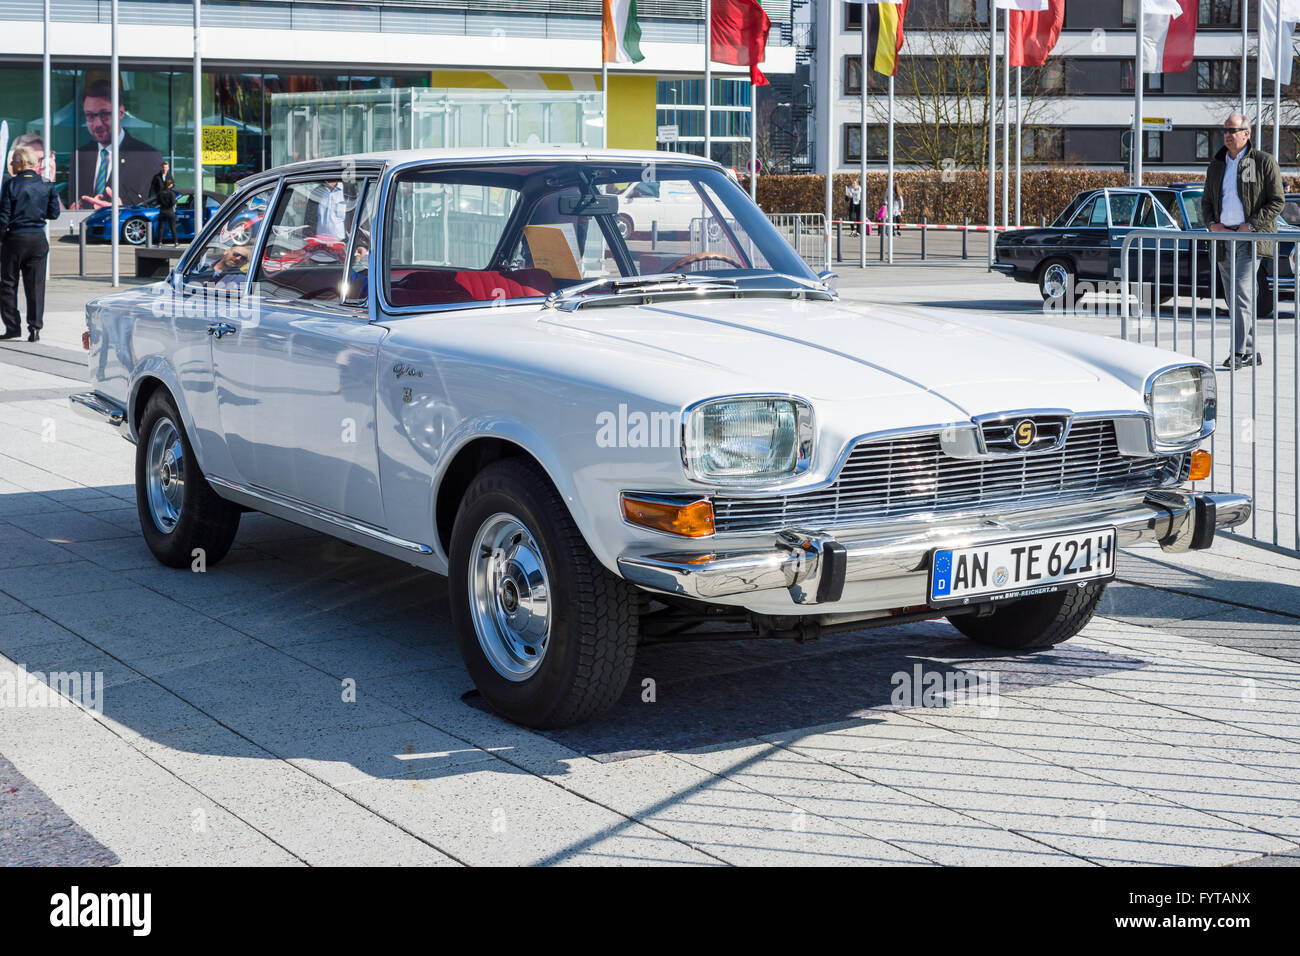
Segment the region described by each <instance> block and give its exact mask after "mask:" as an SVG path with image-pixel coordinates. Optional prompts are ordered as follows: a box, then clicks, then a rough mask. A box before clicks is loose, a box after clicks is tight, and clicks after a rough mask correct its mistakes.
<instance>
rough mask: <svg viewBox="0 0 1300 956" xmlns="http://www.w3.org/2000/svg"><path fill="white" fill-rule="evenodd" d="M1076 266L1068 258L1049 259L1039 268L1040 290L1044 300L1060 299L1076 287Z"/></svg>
mask: <svg viewBox="0 0 1300 956" xmlns="http://www.w3.org/2000/svg"><path fill="white" fill-rule="evenodd" d="M1074 280H1075V276H1074V266H1073V265H1071V264H1070V262H1069V260H1067V259H1048V260H1047V261H1046V262H1044V263H1043V265H1042V267H1041V268H1040V269H1039V270H1038V292H1039V294H1040V295H1041V296H1042V297H1043V301H1044V302H1050V301H1052V300H1054V299H1060V298H1062V297H1064V296H1065V294H1066V293H1067V292H1068V291H1069V290H1071V289H1073V288H1074Z"/></svg>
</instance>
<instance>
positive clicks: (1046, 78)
mask: <svg viewBox="0 0 1300 956" xmlns="http://www.w3.org/2000/svg"><path fill="white" fill-rule="evenodd" d="M1028 82H1029V88H1030V89H1031V90H1033V89H1036V90H1038V91H1039V92H1041V93H1064V92H1065V60H1064V58H1061V57H1057V58H1056V59H1049V60H1048V61H1047V62H1046V63H1044V64H1043V65H1042V66H1034V67H1030V68H1029V77H1028Z"/></svg>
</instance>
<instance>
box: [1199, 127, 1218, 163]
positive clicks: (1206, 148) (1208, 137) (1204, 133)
mask: <svg viewBox="0 0 1300 956" xmlns="http://www.w3.org/2000/svg"><path fill="white" fill-rule="evenodd" d="M1212 142H1214V134H1213V133H1211V132H1210V131H1209V130H1204V129H1202V130H1197V131H1196V158H1197V159H1209V158H1210V144H1211V143H1212Z"/></svg>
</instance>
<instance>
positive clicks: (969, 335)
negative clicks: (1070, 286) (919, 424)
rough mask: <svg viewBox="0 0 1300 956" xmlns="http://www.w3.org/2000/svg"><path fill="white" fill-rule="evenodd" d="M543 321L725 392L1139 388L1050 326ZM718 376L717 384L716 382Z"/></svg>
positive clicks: (954, 408)
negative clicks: (680, 361)
mask: <svg viewBox="0 0 1300 956" xmlns="http://www.w3.org/2000/svg"><path fill="white" fill-rule="evenodd" d="M543 322H545V323H549V324H551V325H554V326H560V327H563V328H565V329H569V330H572V331H574V332H580V333H581V334H582V335H583V336H588V337H596V338H600V339H607V340H614V339H616V340H619V341H620V342H622V343H624V348H625V349H626V345H628V344H635V345H637V346H642V347H643V348H644V349H648V350H653V352H654V353H657V354H663V353H665V352H671V353H675V354H676V355H678V356H684V357H688V358H690V359H693V360H694V361H695V362H696V363H698V365H699V366H700V368H699V372H698V377H697V382H698V384H699V385H700V386H701V387H705V388H708V387H711V385H713V384H716V387H717V389H718V390H719V391H733V390H737V389H738V388H740V387H742V386H743V389H744V390H746V391H763V390H767V389H772V390H776V391H781V392H795V393H798V394H801V395H804V396H805V397H807V398H810V399H814V398H824V399H833V400H834V399H843V400H855V399H881V400H890V401H908V400H915V401H920V402H923V403H925V404H927V405H930V404H936V403H937V402H941V403H942V404H944V405H947V406H949V407H948V409H947V410H946V416H953V417H956V416H958V415H960V416H961V417H965V416H969V415H976V414H982V413H986V412H989V411H995V410H1010V409H1025V408H1044V407H1047V408H1062V407H1064V408H1077V409H1084V408H1094V409H1095V408H1098V407H1103V408H1115V407H1122V406H1117V405H1116V404H1115V403H1116V402H1118V401H1121V399H1124V398H1126V399H1127V404H1130V405H1131V404H1132V402H1133V397H1132V396H1133V393H1132V389H1131V386H1124V385H1123V384H1122V383H1120V382H1118V381H1116V380H1115V378H1114V377H1113V376H1111V375H1109V374H1107V373H1106V372H1104V371H1102V370H1099V369H1098V368H1097V367H1095V366H1093V365H1091V364H1090V363H1088V362H1087V361H1085V360H1083V359H1081V358H1078V357H1075V356H1074V355H1071V354H1069V353H1068V352H1067V351H1065V350H1064V349H1063V348H1056V347H1053V346H1052V345H1050V344H1045V343H1043V342H1042V340H1041V337H1042V332H1041V330H1033V332H1034V334H1033V335H1032V337H1031V335H1030V334H1026V335H1023V336H1022V335H1020V334H1018V330H1017V329H1016V326H1018V325H1022V324H1021V323H1016V322H1011V321H1005V320H998V321H996V322H991V323H988V324H983V323H981V322H980V321H979V320H978V319H969V318H965V317H962V318H958V317H954V316H952V315H951V314H949V313H946V312H943V311H937V310H936V311H925V310H918V309H909V308H903V307H897V306H885V305H871V304H857V303H843V302H836V303H827V302H802V301H795V302H791V301H789V300H783V299H764V298H757V297H751V298H746V299H713V298H710V299H703V300H697V301H694V302H691V303H689V304H686V303H681V302H671V301H666V302H662V303H655V304H652V305H637V306H617V307H610V308H585V309H577V310H575V311H573V312H565V311H554V310H552V311H547V312H544V313H543ZM994 325H996V326H999V327H994ZM1025 331H1026V333H1029V332H1030V331H1031V329H1030V328H1026V329H1025ZM710 371H712V372H713V373H714V375H715V376H716V379H717V381H716V383H710V382H709V378H710V375H709V372H710ZM719 373H721V374H719ZM936 411H937V404H936Z"/></svg>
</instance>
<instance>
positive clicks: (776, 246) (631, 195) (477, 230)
mask: <svg viewBox="0 0 1300 956" xmlns="http://www.w3.org/2000/svg"><path fill="white" fill-rule="evenodd" d="M386 221H387V228H386V229H385V233H384V234H385V243H384V256H385V260H384V261H385V262H386V264H387V269H386V271H385V277H384V278H385V285H386V294H387V298H388V301H389V302H390V303H391V304H392V305H394V306H423V305H442V304H455V303H460V302H484V301H495V300H506V299H518V298H527V297H533V296H547V295H551V294H552V293H557V292H563V291H564V290H566V289H569V288H572V287H575V286H579V285H583V286H584V288H583V289H574V293H575V294H577V293H585V294H597V293H601V292H608V291H609V290H608V288H606V287H604V286H603V284H602V283H601V282H599V281H593V280H601V279H609V280H622V282H621V283H620V284H621V285H626V280H634V279H636V278H637V277H642V276H644V277H658V276H663V275H664V274H665V273H674V274H680V275H684V276H686V277H687V279H688V280H690V279H694V278H697V277H698V279H700V280H701V281H704V280H716V279H719V278H725V279H732V280H736V283H737V287H738V288H750V287H755V288H757V287H767V288H771V287H772V286H773V284H774V283H776V284H780V283H784V284H785V285H786V286H788V287H796V286H798V285H799V284H800V283H806V282H808V281H815V277H814V276H813V274H812V272H811V270H810V269H809V268H808V266H807V265H805V264H804V262H803V261H802V260H801V259H800V258H799V257H798V256H797V255H796V254H795V252H794V250H793V248H791V246H790V244H789V243H788V242H787V241H786V240H785V239H784V238H783V237H782V236H781V235H780V233H778V232H777V231H776V229H775V228H774V227H773V226H772V225H771V224H770V223H769V222H768V221H767V219H766V217H765V216H764V215H763V213H762V212H761V211H760V210H759V209H758V208H757V207H756V206H755V205H754V204H753V203H752V202H751V201H750V199H749V197H748V195H746V194H745V192H744V191H743V190H741V189H740V188H739V186H737V185H736V183H735V182H734V181H733V180H731V179H729V178H728V177H727V176H726V175H725V174H724V173H723V172H722V171H721V170H719V169H717V168H715V167H709V166H700V165H694V164H690V163H627V164H620V163H617V162H616V163H609V162H582V161H559V162H527V163H518V162H515V163H480V164H473V165H461V166H448V165H445V164H439V165H432V164H431V165H429V166H423V167H416V168H413V169H409V170H404V171H401V172H399V173H398V174H397V175H396V176H395V177H394V179H393V183H392V186H391V189H390V191H389V193H388V200H387V213H386Z"/></svg>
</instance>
